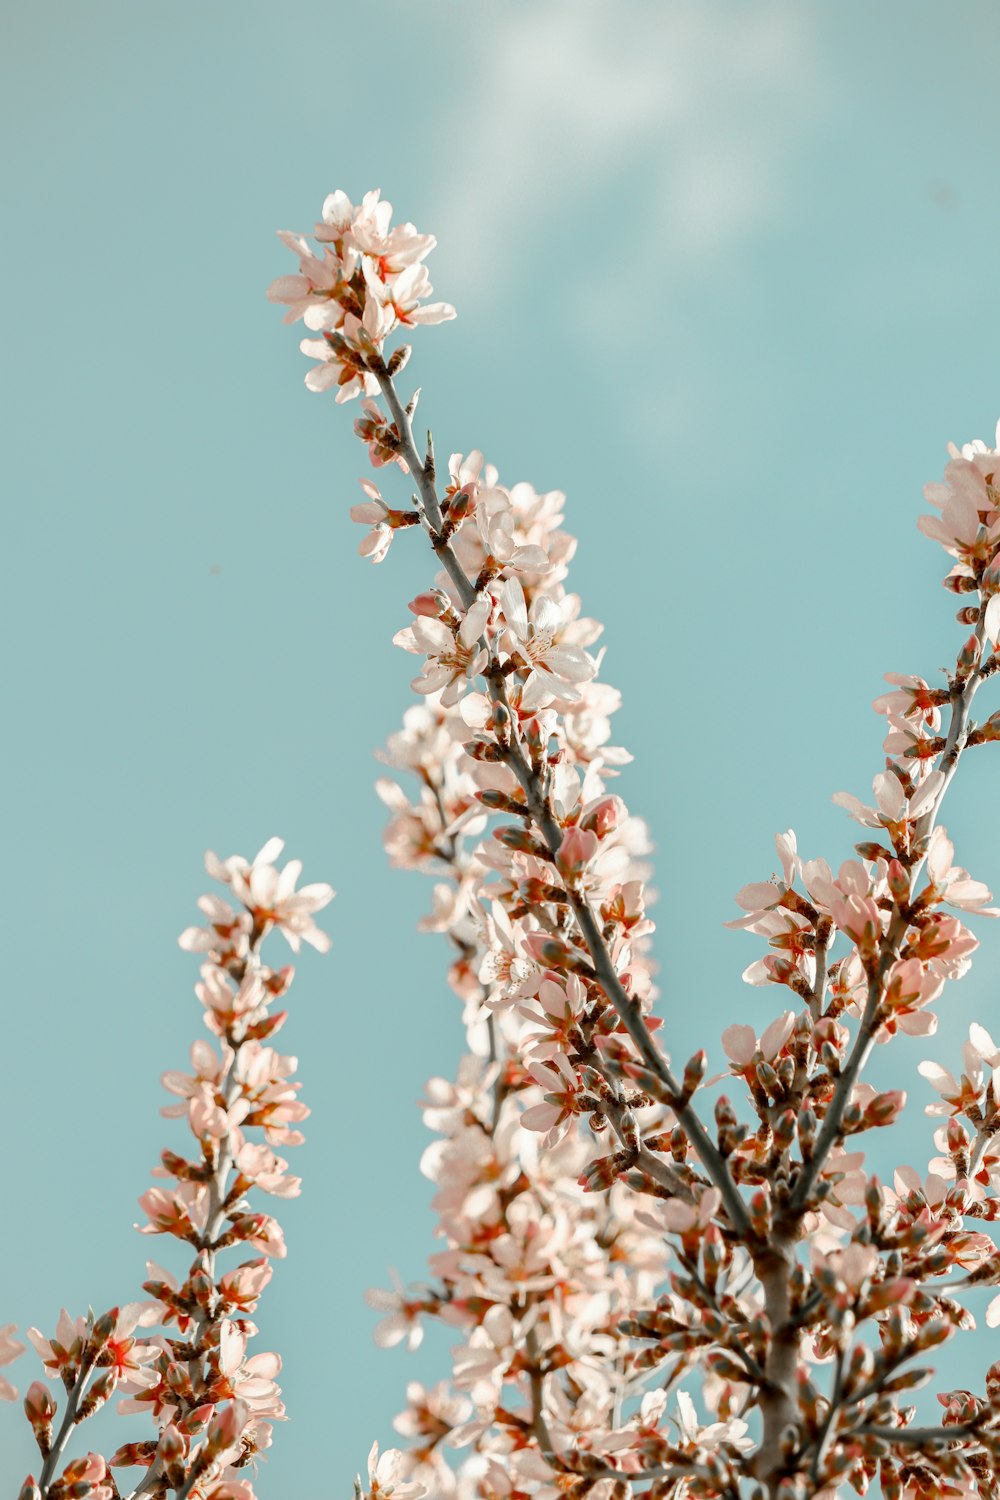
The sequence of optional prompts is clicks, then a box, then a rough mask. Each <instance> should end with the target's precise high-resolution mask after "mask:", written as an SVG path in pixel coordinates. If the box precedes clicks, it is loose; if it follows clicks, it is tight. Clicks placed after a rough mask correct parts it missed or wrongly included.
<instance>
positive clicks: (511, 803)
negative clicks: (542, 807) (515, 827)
mask: <svg viewBox="0 0 1000 1500" xmlns="http://www.w3.org/2000/svg"><path fill="white" fill-rule="evenodd" d="M476 797H477V798H478V800H479V801H480V802H481V803H482V804H483V806H484V807H488V808H490V810H491V811H492V812H505V813H512V814H514V815H515V816H517V815H522V816H524V817H526V816H527V813H528V809H527V808H526V807H525V806H524V803H523V802H518V801H517V799H516V798H514V797H509V796H508V795H507V793H506V792H500V791H497V789H496V787H486V788H485V790H483V791H479V792H477V793H476Z"/></svg>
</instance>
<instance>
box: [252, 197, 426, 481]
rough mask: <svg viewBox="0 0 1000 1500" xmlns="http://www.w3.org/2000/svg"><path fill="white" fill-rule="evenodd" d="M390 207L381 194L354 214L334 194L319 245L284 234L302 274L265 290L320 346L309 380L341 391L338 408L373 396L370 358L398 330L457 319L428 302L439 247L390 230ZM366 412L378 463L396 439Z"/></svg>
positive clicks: (402, 228) (408, 229)
mask: <svg viewBox="0 0 1000 1500" xmlns="http://www.w3.org/2000/svg"><path fill="white" fill-rule="evenodd" d="M391 220H392V204H391V203H386V202H383V201H382V200H381V197H380V194H379V193H378V191H377V190H376V191H375V192H373V193H366V194H365V196H364V198H363V199H362V201H361V203H360V204H359V205H358V206H357V207H355V206H354V204H353V203H352V202H351V201H350V199H349V198H348V197H347V195H346V194H345V193H341V192H337V193H331V194H330V195H329V197H328V198H327V200H326V202H325V203H324V204H323V216H322V219H321V221H320V223H318V224H317V225H316V227H315V230H314V232H313V240H314V243H313V244H310V242H309V240H308V239H307V238H306V237H305V236H304V235H301V234H289V233H288V232H287V231H285V230H283V231H282V232H281V239H282V241H283V242H284V244H286V245H287V246H288V248H289V250H291V251H292V253H293V254H294V255H296V256H298V261H299V269H298V272H297V273H296V274H294V275H291V276H279V277H278V278H277V280H276V281H273V282H272V283H271V286H270V287H269V288H268V297H269V298H270V299H271V301H272V302H278V303H282V304H284V305H285V306H286V307H287V308H288V312H287V314H286V318H285V321H286V322H289V323H294V322H297V321H298V319H299V318H302V319H303V321H304V322H305V325H306V327H307V328H310V329H312V330H313V331H314V332H315V333H318V334H319V335H320V337H319V338H318V339H303V340H302V345H301V348H302V353H303V354H307V355H309V357H310V359H318V360H319V361H320V363H319V364H318V365H315V366H314V367H313V369H311V370H310V371H309V373H308V375H307V376H306V385H307V386H308V387H309V389H310V390H311V391H328V390H330V389H331V388H332V387H334V386H336V388H337V400H338V401H349V400H350V399H351V397H352V396H358V395H360V394H362V392H363V393H364V394H365V395H369V396H371V395H374V394H375V393H376V392H377V390H378V383H377V381H376V379H375V377H374V375H373V374H372V373H371V371H370V370H369V368H368V356H369V355H370V354H372V353H373V352H376V351H378V350H379V349H381V347H382V345H383V344H384V342H385V340H386V338H387V337H388V336H389V334H391V333H393V332H394V331H395V330H396V329H397V328H412V327H414V326H415V325H416V324H418V323H440V322H442V321H443V320H444V319H446V318H453V317H454V316H455V309H454V308H453V307H449V306H448V304H447V303H446V302H427V301H426V300H425V299H426V298H427V297H429V296H430V294H431V291H432V287H431V284H430V280H429V278H428V275H427V267H426V266H425V265H424V259H425V257H426V256H427V254H428V252H429V251H431V250H433V249H434V246H435V244H436V243H437V241H436V240H435V239H434V236H433V235H430V234H418V233H417V231H416V229H415V228H414V226H413V225H412V224H397V225H395V226H392V225H391ZM373 417H376V418H377V413H373V412H372V409H371V408H370V407H369V408H367V413H366V419H367V421H368V424H369V426H368V428H366V429H365V430H364V434H363V435H364V436H365V438H366V441H368V442H369V443H370V445H371V447H372V452H373V457H374V458H375V461H376V462H385V461H386V460H387V458H388V457H389V454H390V453H391V451H392V443H391V433H390V432H389V431H388V430H386V432H385V438H384V439H383V436H382V427H381V425H380V423H379V422H378V421H377V420H373Z"/></svg>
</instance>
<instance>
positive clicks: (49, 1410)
mask: <svg viewBox="0 0 1000 1500" xmlns="http://www.w3.org/2000/svg"><path fill="white" fill-rule="evenodd" d="M55 1414H56V1403H55V1401H54V1400H53V1399H52V1396H51V1394H50V1392H49V1389H48V1386H46V1385H43V1384H42V1382H41V1381H40V1380H33V1381H32V1382H31V1385H30V1386H29V1387H28V1392H27V1395H26V1396H25V1398H24V1415H25V1416H26V1417H27V1419H28V1421H29V1422H30V1423H31V1430H32V1432H33V1433H34V1434H35V1439H36V1441H37V1443H38V1446H39V1448H40V1449H41V1452H42V1457H43V1458H46V1457H48V1453H49V1450H50V1448H51V1447H52V1420H53V1418H54V1417H55Z"/></svg>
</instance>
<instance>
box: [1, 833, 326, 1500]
mask: <svg viewBox="0 0 1000 1500" xmlns="http://www.w3.org/2000/svg"><path fill="white" fill-rule="evenodd" d="M283 847H284V846H283V844H282V842H281V840H280V839H271V840H269V842H268V843H266V844H265V845H264V847H263V849H261V850H260V852H259V854H257V856H256V858H255V859H253V860H252V861H247V860H245V859H243V858H242V857H241V856H239V855H233V856H232V857H231V858H229V859H225V860H220V859H217V858H216V856H215V855H214V854H211V853H209V854H208V855H206V858H205V865H206V868H207V870H208V873H209V875H210V876H212V878H213V879H214V880H216V881H218V882H220V883H221V884H222V885H223V886H224V887H226V897H225V898H223V897H221V896H219V895H215V894H213V895H206V896H202V898H201V900H200V901H199V903H198V905H199V907H200V908H201V911H202V914H203V916H204V917H205V924H204V925H203V926H201V927H189V928H188V929H187V930H186V931H185V932H183V933H182V934H181V937H180V943H181V947H182V948H186V949H188V950H189V951H190V952H192V953H196V954H198V955H199V956H200V957H201V959H202V968H201V979H200V982H199V983H198V984H197V985H196V986H195V991H196V994H197V996H198V999H199V1000H200V1001H201V1004H202V1006H203V1014H204V1021H205V1024H206V1026H207V1027H208V1030H209V1032H210V1033H211V1034H212V1037H213V1039H214V1040H212V1041H207V1040H204V1039H202V1040H200V1041H196V1042H195V1043H194V1045H193V1046H192V1048H191V1072H190V1073H184V1072H178V1071H171V1072H168V1073H165V1074H164V1076H163V1082H164V1085H165V1086H166V1088H167V1089H168V1091H169V1092H170V1093H171V1094H172V1095H174V1096H175V1099H176V1103H173V1104H169V1105H167V1106H166V1108H165V1109H164V1110H163V1111H162V1112H163V1114H165V1115H172V1116H180V1117H183V1118H184V1119H186V1120H187V1123H188V1127H189V1129H190V1131H191V1133H192V1135H193V1136H194V1138H195V1143H196V1146H195V1150H194V1153H193V1155H192V1156H191V1157H190V1158H188V1157H185V1156H181V1155H178V1153H177V1152H175V1151H172V1150H167V1151H164V1152H163V1155H162V1157H161V1165H160V1166H159V1167H156V1168H155V1169H154V1176H156V1177H157V1178H158V1179H159V1180H160V1181H161V1182H162V1183H163V1185H162V1186H156V1187H152V1188H150V1189H149V1191H148V1192H146V1193H144V1194H143V1196H142V1197H141V1198H140V1200H139V1202H140V1206H141V1207H142V1209H143V1212H144V1213H145V1215H146V1222H145V1223H143V1224H141V1225H137V1226H136V1228H137V1229H139V1230H140V1232H141V1233H142V1234H148V1235H161V1234H162V1235H169V1236H171V1237H172V1238H173V1239H175V1240H180V1241H181V1242H183V1243H184V1244H185V1245H186V1246H187V1253H188V1255H189V1256H191V1255H192V1254H193V1259H191V1261H190V1264H189V1267H188V1269H187V1271H186V1273H185V1275H184V1276H183V1278H178V1277H177V1276H175V1275H174V1274H173V1273H172V1272H171V1271H169V1270H165V1269H163V1268H162V1267H160V1266H158V1265H156V1264H154V1263H153V1262H149V1263H148V1270H149V1278H150V1279H149V1280H148V1281H146V1282H145V1283H144V1284H143V1291H144V1292H145V1293H146V1300H143V1301H136V1302H130V1303H128V1304H127V1305H126V1306H123V1307H113V1308H111V1309H110V1310H109V1311H108V1312H106V1313H104V1314H103V1315H102V1316H101V1317H94V1315H93V1313H89V1314H87V1315H86V1316H83V1317H76V1318H74V1317H72V1316H71V1315H70V1314H69V1313H68V1312H66V1311H65V1309H64V1310H63V1312H62V1315H61V1316H60V1318H59V1321H58V1324H57V1326H56V1329H55V1332H54V1334H53V1335H52V1336H51V1337H50V1336H47V1335H45V1334H43V1333H42V1332H41V1331H40V1330H39V1329H37V1328H30V1329H29V1330H28V1333H27V1337H28V1339H29V1340H30V1342H31V1343H32V1345H33V1346H34V1348H35V1350H36V1352H37V1354H38V1355H39V1357H40V1359H41V1361H42V1365H43V1373H44V1374H45V1376H46V1377H47V1379H48V1381H49V1382H58V1383H60V1384H61V1385H62V1395H61V1398H60V1399H58V1400H57V1399H56V1397H54V1396H53V1394H52V1391H51V1389H50V1386H49V1384H47V1383H46V1382H45V1381H44V1380H36V1381H33V1382H32V1384H31V1385H30V1387H29V1389H28V1392H27V1394H26V1396H25V1399H24V1410H25V1414H26V1416H27V1418H28V1421H29V1423H30V1424H31V1428H32V1431H33V1433H34V1436H35V1439H36V1441H37V1443H38V1450H39V1458H40V1464H41V1467H40V1469H39V1472H38V1475H37V1477H36V1476H35V1475H29V1476H28V1478H27V1479H26V1480H25V1482H24V1485H23V1487H22V1489H21V1493H20V1500H118V1497H126V1496H127V1497H129V1500H137V1497H138V1496H140V1495H165V1494H167V1493H168V1492H170V1493H173V1494H174V1495H175V1496H176V1497H177V1500H254V1491H253V1487H252V1484H251V1483H250V1481H249V1480H248V1479H247V1478H246V1466H247V1465H248V1464H252V1462H253V1459H254V1456H255V1454H257V1453H258V1452H259V1451H260V1450H261V1449H263V1448H266V1447H268V1445H269V1444H270V1441H271V1424H272V1422H274V1421H277V1420H280V1419H281V1418H283V1417H284V1414H285V1413H284V1407H283V1405H282V1403H281V1391H280V1389H279V1387H278V1385H277V1383H276V1380H275V1376H276V1375H277V1373H278V1371H279V1370H280V1368H281V1360H280V1358H279V1357H278V1355H277V1354H271V1353H260V1354H248V1353H247V1347H248V1343H249V1340H250V1339H252V1338H253V1336H254V1335H255V1334H256V1332H257V1328H256V1326H255V1324H254V1323H253V1321H252V1320H251V1317H250V1314H252V1313H253V1312H254V1311H255V1309H256V1307H257V1302H258V1299H259V1298H260V1295H261V1293H262V1292H263V1290H264V1288H265V1287H266V1286H267V1283H268V1282H269V1280H270V1279H271V1260H272V1259H273V1258H275V1257H281V1256H283V1255H284V1254H285V1241H284V1237H283V1235H282V1232H281V1226H280V1224H279V1223H278V1221H277V1220H276V1219H275V1218H273V1217H272V1216H271V1215H270V1214H268V1213H263V1212H261V1211H260V1210H259V1209H256V1208H254V1207H253V1206H252V1205H251V1203H250V1202H249V1201H248V1194H249V1193H250V1192H251V1191H253V1190H256V1191H259V1192H262V1193H268V1194H271V1195H273V1196H275V1197H277V1198H290V1197H294V1196H295V1195H296V1194H297V1193H298V1192H299V1178H297V1177H293V1176H291V1175H290V1174H289V1172H288V1163H287V1161H285V1159H284V1158H283V1157H282V1156H280V1155H278V1151H279V1150H284V1149H285V1147H287V1146H295V1145H298V1144H299V1143H300V1142H301V1141H302V1139H303V1137H302V1134H301V1132H300V1131H299V1129H298V1125H299V1122H300V1121H301V1120H303V1119H304V1118H305V1116H306V1115H307V1114H308V1113H309V1110H308V1109H307V1108H306V1106H305V1105H304V1104H303V1103H302V1102H301V1101H300V1100H299V1098H298V1089H299V1085H298V1084H297V1083H296V1082H294V1081H293V1074H294V1072H295V1069H296V1066H297V1062H296V1059H295V1058H294V1057H283V1056H282V1055H281V1054H280V1053H278V1052H276V1051H275V1050H274V1048H273V1047H272V1046H271V1045H269V1044H270V1042H271V1039H272V1038H273V1037H274V1036H275V1034H276V1033H277V1032H278V1031H279V1029H280V1028H281V1026H282V1024H283V1023H284V1020H285V1017H286V1015H287V1012H286V1011H284V1010H274V1009H273V1008H272V1007H273V1005H274V1003H275V1001H278V1000H282V999H283V998H284V996H285V995H286V994H287V992H288V988H289V985H290V984H291V982H292V977H293V972H294V971H293V970H292V968H291V967H290V966H285V967H283V968H280V969H274V968H271V967H269V966H268V965H267V964H266V963H265V962H264V959H263V956H262V947H263V944H264V942H265V939H266V938H267V937H268V935H269V934H270V933H272V932H275V931H280V932H282V933H283V934H284V936H285V938H286V939H287V940H288V943H289V944H290V945H291V947H292V949H293V950H294V951H296V952H297V951H298V949H299V947H300V945H301V944H302V943H303V942H305V943H309V944H311V946H312V947H314V948H318V949H319V950H320V951H321V952H325V951H326V950H327V949H328V948H329V939H328V938H327V937H326V935H325V934H324V933H323V932H321V931H320V929H319V928H318V927H317V926H316V923H315V921H314V915H315V913H316V912H317V911H319V910H321V909H322V908H323V907H324V906H325V905H326V904H327V902H328V901H329V900H330V899H331V897H332V896H333V891H332V890H331V889H330V887H329V886H328V885H307V886H303V887H301V888H300V889H298V890H296V884H297V881H298V878H299V875H300V874H301V870H302V866H301V864H300V863H299V861H298V860H290V861H289V862H288V863H287V864H286V865H285V866H284V868H283V869H281V870H279V869H278V867H277V865H276V863H275V861H276V860H277V859H278V858H279V856H280V855H281V851H282V849H283ZM229 1249H233V1250H235V1251H237V1252H238V1253H242V1255H243V1256H244V1257H249V1258H245V1259H243V1260H242V1262H240V1263H239V1264H236V1265H229V1266H228V1267H225V1268H224V1267H223V1265H222V1264H221V1263H220V1257H221V1256H222V1254H223V1252H225V1251H227V1250H229ZM156 1329H161V1330H162V1332H155V1331H154V1330H156ZM14 1333H15V1329H14V1328H13V1326H10V1325H9V1326H8V1327H6V1328H4V1329H0V1365H6V1364H8V1363H9V1362H10V1361H11V1360H13V1359H15V1358H16V1357H17V1356H18V1355H20V1354H23V1353H24V1352H25V1346H24V1344H23V1343H21V1342H20V1341H19V1340H18V1339H16V1338H15V1337H14ZM116 1392H118V1393H119V1394H120V1395H121V1397H122V1399H121V1400H120V1401H119V1403H118V1409H119V1411H120V1412H124V1413H139V1414H142V1415H143V1416H144V1417H145V1418H146V1419H147V1420H150V1421H151V1422H152V1425H153V1433H152V1436H150V1437H143V1438H140V1439H138V1440H133V1441H128V1442H125V1443H123V1444H121V1445H120V1446H119V1447H118V1448H117V1449H116V1451H115V1452H114V1453H113V1454H112V1455H111V1457H110V1458H105V1457H104V1456H103V1455H102V1454H100V1453H96V1452H88V1453H86V1454H83V1455H81V1456H79V1457H72V1458H67V1448H68V1447H69V1446H70V1444H71V1440H72V1439H73V1438H74V1437H75V1435H76V1433H77V1429H78V1428H79V1427H80V1425H81V1424H82V1423H83V1422H85V1421H86V1420H87V1419H88V1418H89V1417H92V1416H94V1415H95V1413H97V1412H98V1411H99V1410H100V1409H101V1408H102V1407H104V1406H105V1404H106V1403H107V1402H108V1401H109V1400H110V1399H111V1398H112V1396H113V1395H114V1394H115V1393H116ZM16 1396H17V1391H16V1389H15V1388H14V1387H13V1386H12V1385H11V1384H10V1382H9V1381H8V1380H7V1379H5V1378H3V1377H0V1398H2V1399H7V1400H13V1399H15V1398H16ZM137 1469H138V1471H139V1478H138V1480H135V1481H133V1482H131V1483H126V1482H125V1479H124V1476H125V1475H127V1474H135V1472H136V1470H137ZM116 1470H117V1471H119V1473H120V1475H121V1476H122V1477H121V1478H120V1479H116V1477H115V1471H116Z"/></svg>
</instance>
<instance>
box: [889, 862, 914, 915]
mask: <svg viewBox="0 0 1000 1500" xmlns="http://www.w3.org/2000/svg"><path fill="white" fill-rule="evenodd" d="M886 879H887V880H888V882H889V889H890V891H891V892H892V894H893V897H894V899H895V902H896V905H897V906H902V904H903V902H904V901H908V900H909V899H910V877H909V875H908V874H907V872H906V869H905V867H904V866H903V865H902V864H900V862H899V860H898V859H891V860H890V861H889V868H888V870H887V871H886Z"/></svg>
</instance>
